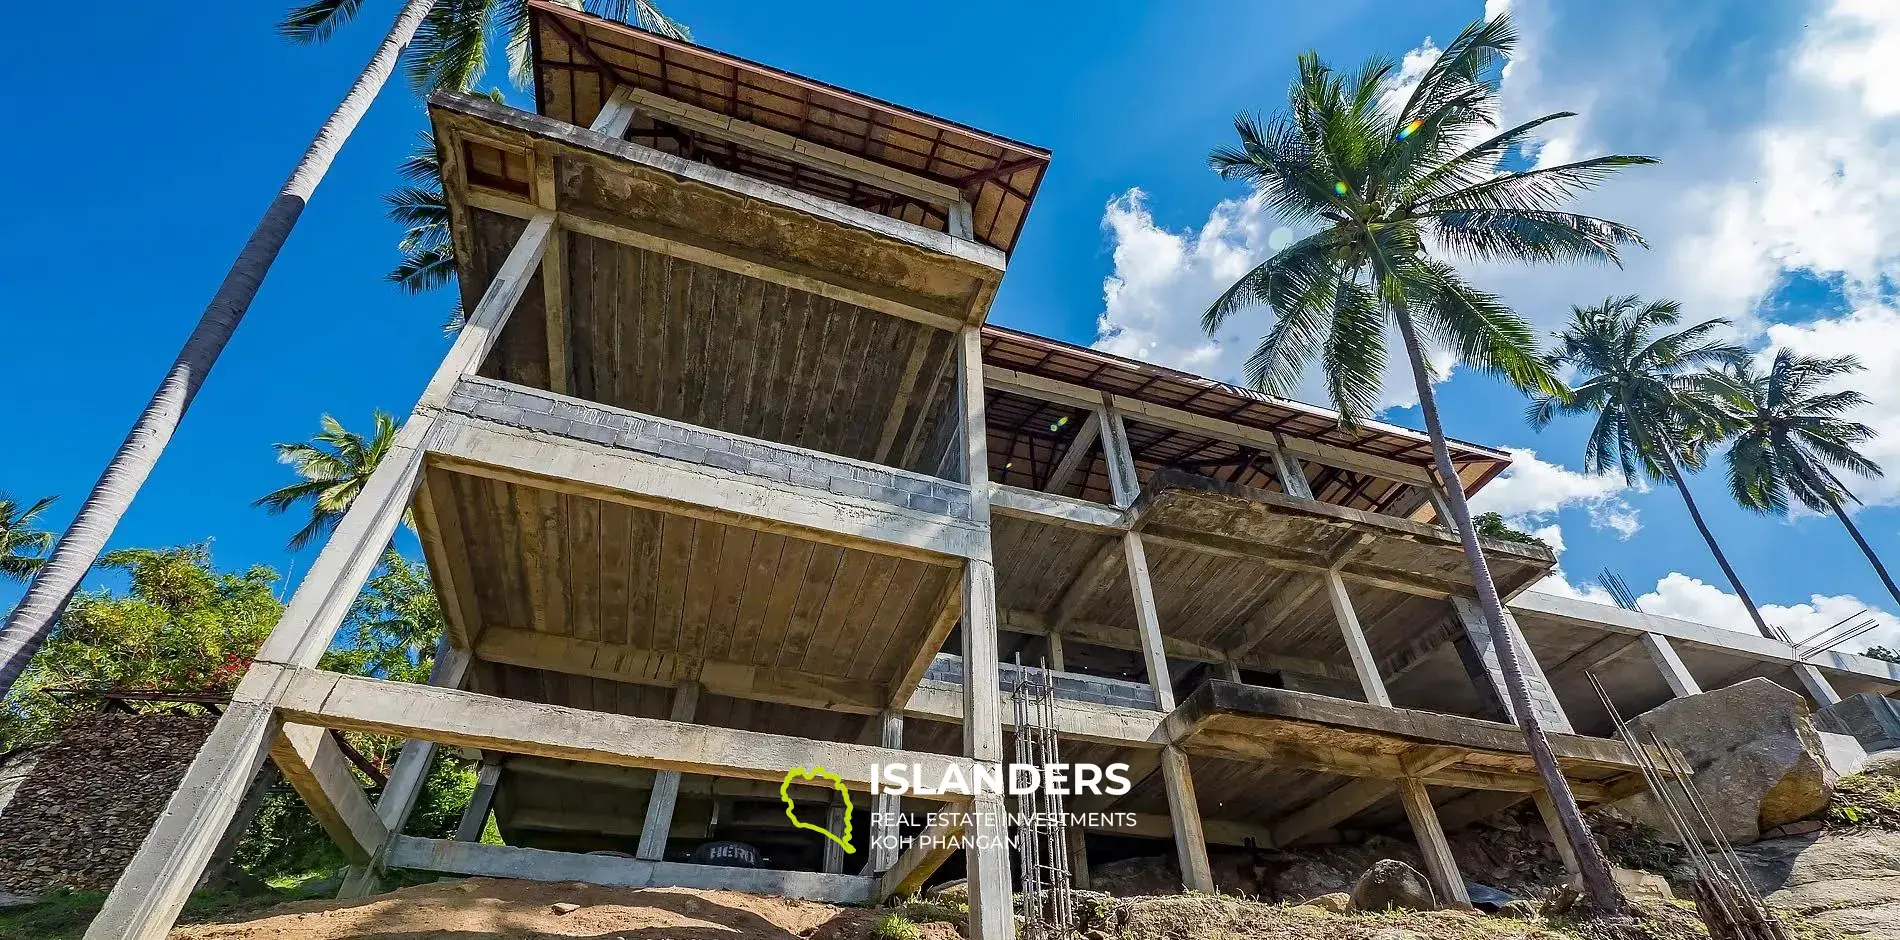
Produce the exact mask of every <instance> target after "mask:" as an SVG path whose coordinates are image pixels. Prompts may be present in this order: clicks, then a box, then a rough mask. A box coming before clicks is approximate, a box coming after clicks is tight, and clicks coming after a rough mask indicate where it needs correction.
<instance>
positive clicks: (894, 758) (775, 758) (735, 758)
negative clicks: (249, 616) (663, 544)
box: [280, 669, 970, 801]
mask: <svg viewBox="0 0 1900 940" xmlns="http://www.w3.org/2000/svg"><path fill="white" fill-rule="evenodd" d="M284 685H285V693H284V697H283V701H282V704H281V706H280V708H281V713H282V714H283V715H284V717H285V720H286V721H294V722H298V723H302V724H311V725H319V726H322V727H329V728H339V729H344V730H351V731H369V732H374V733H379V734H392V735H400V736H404V737H411V738H423V739H426V740H430V741H434V742H436V743H437V744H447V745H457V746H463V747H474V748H482V749H494V750H499V751H504V752H507V753H511V754H529V755H535V756H539V757H555V758H563V759H566V760H576V761H584V762H588V763H595V764H612V765H617V766H622V767H652V768H655V769H658V770H678V771H681V772H684V773H697V774H712V775H714V776H723V777H738V778H742V779H748V780H770V781H775V782H776V781H781V780H783V779H784V777H785V771H786V770H788V769H790V768H792V767H809V766H811V764H812V763H814V762H816V763H819V764H822V765H824V767H825V769H827V770H830V771H831V772H833V773H836V774H838V775H839V777H840V778H841V779H842V780H843V782H844V783H845V784H846V785H847V786H859V787H863V788H866V789H868V788H869V786H870V783H871V776H872V768H873V767H874V766H875V765H879V764H885V763H903V764H919V765H921V766H922V767H923V768H924V771H923V773H924V779H927V780H936V779H939V777H940V776H941V775H942V774H943V773H944V772H945V771H946V770H947V769H948V768H950V767H951V766H953V765H955V766H957V767H958V768H959V771H960V772H961V773H963V774H965V775H966V776H968V774H969V772H970V766H969V762H967V761H962V760H959V759H957V758H953V757H946V756H943V755H941V754H926V753H915V752H908V751H886V750H884V749H882V748H875V747H865V746H863V745H859V744H836V743H830V742H822V741H813V740H810V739H808V738H795V737H790V736H788V735H778V734H765V733H763V732H757V731H740V730H736V729H730V728H714V727H708V726H705V725H689V724H682V723H680V722H675V721H663V720H661V719H657V718H636V717H633V716H631V715H614V714H608V713H605V712H594V711H587V710H584V709H579V708H567V707H564V706H560V705H544V704H538V703H532V702H518V701H513V700H510V699H505V698H499V697H496V696H492V695H478V694H476V693H474V692H459V691H454V690H451V689H435V688H429V687H428V686H419V685H409V684H406V683H401V682H387V681H383V680H380V679H365V678H362V677H359V676H345V675H340V674H338V673H332V672H323V671H320V670H316V669H294V670H286V671H285V675H284ZM943 799H945V800H948V801H957V800H959V799H960V797H959V796H958V795H955V794H952V795H947V796H945V797H943Z"/></svg>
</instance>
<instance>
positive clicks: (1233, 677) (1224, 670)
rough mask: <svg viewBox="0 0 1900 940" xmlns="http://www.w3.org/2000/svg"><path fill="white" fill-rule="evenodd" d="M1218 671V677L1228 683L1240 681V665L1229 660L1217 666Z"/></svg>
mask: <svg viewBox="0 0 1900 940" xmlns="http://www.w3.org/2000/svg"><path fill="white" fill-rule="evenodd" d="M1218 671H1219V673H1220V677H1221V678H1222V679H1225V680H1227V681H1228V682H1239V681H1240V664H1239V663H1237V662H1234V661H1233V660H1231V659H1229V660H1224V661H1222V662H1221V663H1220V664H1219V668H1218Z"/></svg>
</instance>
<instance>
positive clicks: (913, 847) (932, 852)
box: [875, 813, 981, 937]
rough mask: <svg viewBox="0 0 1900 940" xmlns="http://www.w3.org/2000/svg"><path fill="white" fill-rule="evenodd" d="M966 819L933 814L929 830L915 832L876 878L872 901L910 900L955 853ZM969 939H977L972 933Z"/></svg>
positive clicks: (947, 814) (952, 814) (959, 815)
mask: <svg viewBox="0 0 1900 940" xmlns="http://www.w3.org/2000/svg"><path fill="white" fill-rule="evenodd" d="M966 821H967V820H966V819H965V818H964V814H963V813H941V814H935V816H934V818H932V819H931V821H930V827H929V828H927V829H925V830H924V831H923V832H921V833H919V834H918V835H917V837H916V838H915V839H914V840H912V841H911V844H910V847H909V848H907V849H905V850H904V852H903V854H902V855H899V856H898V858H897V863H896V864H895V865H892V866H891V868H890V869H889V870H888V871H886V872H884V874H882V875H880V876H878V879H877V890H876V892H875V895H876V897H875V899H876V900H880V901H881V900H884V899H885V898H893V897H897V898H904V897H910V896H911V895H913V894H916V893H917V892H919V891H922V890H923V889H924V882H926V881H929V880H930V876H931V875H934V874H936V873H937V869H939V868H942V867H943V863H944V862H947V861H949V860H950V856H952V855H955V854H957V851H958V846H957V844H956V842H957V840H958V838H959V837H961V836H962V835H963V830H964V824H965V822H966ZM971 936H977V937H980V936H981V935H980V934H975V933H972V934H971Z"/></svg>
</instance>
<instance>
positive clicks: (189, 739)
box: [0, 713, 216, 894]
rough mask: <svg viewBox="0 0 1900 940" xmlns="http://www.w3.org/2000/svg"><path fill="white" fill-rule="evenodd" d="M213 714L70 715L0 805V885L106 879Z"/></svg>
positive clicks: (28, 890) (133, 846)
mask: <svg viewBox="0 0 1900 940" xmlns="http://www.w3.org/2000/svg"><path fill="white" fill-rule="evenodd" d="M215 721H216V719H214V718H209V717H187V716H181V715H128V714H124V713H104V714H99V715H92V716H87V717H83V718H80V719H79V720H77V721H75V722H74V723H73V724H72V725H69V726H68V727H67V729H66V731H65V732H64V733H63V734H61V735H60V738H59V740H58V741H56V742H54V743H53V744H52V745H51V746H49V747H47V748H45V749H44V750H42V751H40V752H39V754H38V755H37V756H38V762H37V764H36V765H35V766H34V768H33V771H32V772H31V773H30V774H29V775H28V776H27V777H26V779H25V780H23V781H21V782H20V785H19V788H18V789H17V790H15V791H14V793H13V799H12V800H10V801H9V802H8V803H7V807H6V812H5V813H4V814H0V888H3V889H5V890H8V891H11V892H13V893H16V894H36V893H38V892H40V891H43V890H45V889H47V888H49V887H53V886H55V885H64V886H66V887H69V888H74V889H79V890H103V889H107V888H110V887H112V884H113V882H115V881H117V880H118V879H119V874H120V873H121V872H123V871H124V870H125V866H126V864H127V863H128V862H130V861H131V860H132V855H133V853H134V852H137V851H138V847H139V843H140V842H142V841H144V839H145V834H146V832H147V831H149V830H150V829H151V828H152V823H153V822H154V821H156V820H157V819H158V816H159V814H160V813H162V812H163V811H164V809H165V803H166V801H167V800H169V799H171V795H172V790H174V789H176V788H177V786H178V781H179V780H181V779H183V778H184V776H185V770H186V768H188V767H190V766H191V760H192V758H193V757H195V756H197V754H198V748H199V747H200V746H201V745H203V744H204V740H205V736H206V735H208V734H210V733H211V726H212V724H213V723H214V722H215Z"/></svg>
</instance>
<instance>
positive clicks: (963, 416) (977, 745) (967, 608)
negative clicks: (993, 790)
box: [957, 327, 1016, 940]
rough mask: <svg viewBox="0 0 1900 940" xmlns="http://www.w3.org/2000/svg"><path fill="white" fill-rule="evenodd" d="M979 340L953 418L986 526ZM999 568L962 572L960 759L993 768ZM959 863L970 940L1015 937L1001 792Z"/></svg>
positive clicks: (961, 353)
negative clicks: (965, 883) (963, 874)
mask: <svg viewBox="0 0 1900 940" xmlns="http://www.w3.org/2000/svg"><path fill="white" fill-rule="evenodd" d="M982 344H983V340H982V334H981V333H980V332H979V331H978V329H977V328H975V327H970V328H967V329H965V330H963V331H961V332H960V333H959V334H958V336H957V377H958V379H957V417H958V419H959V420H960V424H961V427H960V428H959V430H960V432H961V436H962V439H963V447H962V449H961V452H960V453H961V457H962V460H961V462H962V465H963V473H964V480H965V481H966V482H968V483H969V485H970V516H971V521H972V522H975V523H977V524H978V525H982V526H984V527H986V528H987V527H988V525H989V521H990V499H989V466H990V458H989V440H988V435H989V432H988V428H987V424H986V420H985V417H984V408H983V404H984V403H983V395H984V393H983V345H982ZM996 621H997V613H996V567H995V566H994V565H993V564H991V563H990V562H989V561H987V560H982V559H975V558H972V559H970V560H968V561H967V562H965V565H964V572H963V755H964V756H965V757H968V758H971V759H972V760H976V761H981V762H985V763H991V764H1001V763H1002V761H1003V716H1002V711H1001V709H1002V702H1003V689H1002V685H1003V683H1002V676H1001V673H1000V669H1001V664H1000V662H999V661H998V656H997V645H996V642H997V641H996ZM969 816H970V819H969V823H970V824H969V826H968V827H967V828H965V830H964V837H965V839H966V840H967V843H966V844H967V848H966V849H965V850H964V853H963V855H964V866H965V868H966V870H967V872H968V883H969V887H970V927H969V937H970V940H1010V938H1011V937H1013V936H1015V933H1016V927H1015V913H1014V911H1013V910H1012V909H1011V908H1012V905H1011V896H1012V891H1013V883H1012V880H1011V878H1010V870H1009V818H1008V808H1007V807H1006V806H1005V805H1004V803H1003V795H1002V794H1000V793H997V794H979V795H977V796H976V797H975V798H974V799H972V800H971V801H970V805H969Z"/></svg>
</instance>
